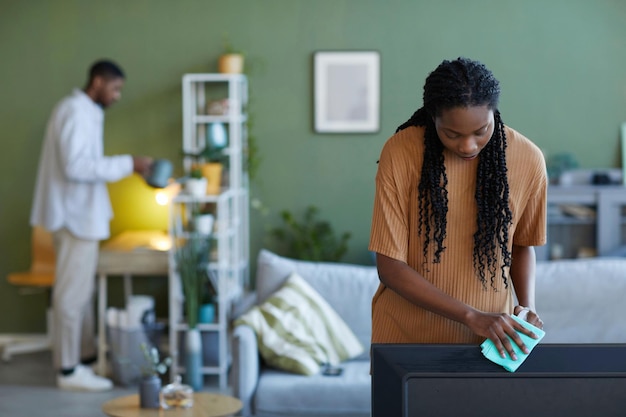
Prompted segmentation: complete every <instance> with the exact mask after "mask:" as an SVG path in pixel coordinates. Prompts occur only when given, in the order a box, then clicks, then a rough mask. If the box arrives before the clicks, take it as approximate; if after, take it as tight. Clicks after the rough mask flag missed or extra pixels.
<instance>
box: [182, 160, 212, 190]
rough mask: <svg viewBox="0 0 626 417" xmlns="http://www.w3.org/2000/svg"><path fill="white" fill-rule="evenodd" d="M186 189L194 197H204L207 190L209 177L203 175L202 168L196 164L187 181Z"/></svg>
mask: <svg viewBox="0 0 626 417" xmlns="http://www.w3.org/2000/svg"><path fill="white" fill-rule="evenodd" d="M185 190H186V191H187V193H189V195H192V196H194V197H204V196H205V195H206V192H207V179H206V178H205V177H204V176H203V175H202V169H201V168H200V167H198V166H194V167H193V168H192V169H191V171H190V172H189V178H187V180H186V181H185Z"/></svg>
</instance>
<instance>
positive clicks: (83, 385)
mask: <svg viewBox="0 0 626 417" xmlns="http://www.w3.org/2000/svg"><path fill="white" fill-rule="evenodd" d="M123 85H124V73H123V72H122V70H121V68H120V67H119V66H118V65H116V64H115V63H113V62H111V61H98V62H96V63H94V64H93V65H92V66H91V68H90V70H89V79H88V82H87V86H86V87H85V88H84V90H79V89H75V90H74V91H73V92H72V94H71V95H69V96H67V97H65V98H64V99H62V100H61V101H60V102H59V103H58V104H57V106H56V107H55V108H54V110H53V111H52V115H51V117H50V120H49V121H48V126H47V129H46V135H45V138H44V142H43V148H42V152H41V156H40V160H39V172H38V175H37V183H36V186H35V195H34V202H33V208H32V213H31V225H33V226H36V225H39V226H42V227H44V228H45V229H47V230H49V231H50V232H52V234H53V239H54V246H55V252H56V271H55V283H54V287H53V290H52V311H53V314H52V317H53V319H52V328H53V338H54V340H53V362H54V368H55V369H57V370H59V374H58V376H57V385H58V386H59V387H60V388H62V389H69V390H79V391H103V390H108V389H111V388H112V386H113V384H112V383H111V381H110V380H109V379H106V378H104V377H101V376H98V375H95V374H94V372H93V371H92V370H91V368H90V367H88V366H85V365H84V364H85V363H88V361H92V362H93V361H94V360H95V358H96V347H95V332H94V317H93V314H94V309H93V295H94V287H95V273H96V266H97V263H98V248H99V243H100V241H101V240H103V239H107V238H108V237H109V222H110V219H111V217H112V216H113V211H112V209H111V202H110V200H109V195H108V190H107V185H106V183H107V182H114V181H118V180H120V179H122V178H124V177H126V176H129V175H131V174H132V173H133V172H137V173H139V174H141V175H143V176H145V175H148V174H149V172H148V171H149V169H150V165H151V162H152V159H151V158H149V157H138V156H131V155H117V156H104V154H103V153H104V150H103V131H104V109H105V108H107V107H109V106H110V105H112V104H113V103H115V102H116V101H117V100H119V99H120V97H121V90H122V87H123ZM81 360H82V361H83V362H82V363H81Z"/></svg>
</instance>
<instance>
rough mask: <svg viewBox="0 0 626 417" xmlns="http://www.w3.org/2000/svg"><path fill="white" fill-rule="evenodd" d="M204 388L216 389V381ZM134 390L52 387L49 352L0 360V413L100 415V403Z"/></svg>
mask: <svg viewBox="0 0 626 417" xmlns="http://www.w3.org/2000/svg"><path fill="white" fill-rule="evenodd" d="M212 384H213V383H212V381H210V380H209V381H207V385H206V386H205V388H204V390H206V391H212V392H219V389H218V388H216V387H217V381H216V382H215V385H212ZM135 393H137V387H134V386H132V387H119V386H115V387H114V388H113V390H112V391H107V392H98V393H88V392H70V391H63V390H60V389H58V388H57V387H56V376H55V373H54V370H53V369H52V357H51V353H50V352H38V353H28V354H20V355H15V356H13V357H12V358H11V360H10V361H8V362H2V361H0V416H2V417H40V416H41V417H104V416H105V414H104V413H103V412H102V410H101V406H102V403H104V402H105V401H108V400H110V399H113V398H116V397H120V396H124V395H130V394H135Z"/></svg>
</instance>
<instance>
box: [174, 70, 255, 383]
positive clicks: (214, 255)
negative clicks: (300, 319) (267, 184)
mask: <svg viewBox="0 0 626 417" xmlns="http://www.w3.org/2000/svg"><path fill="white" fill-rule="evenodd" d="M182 88H183V152H184V153H185V154H195V153H198V152H199V151H201V150H202V149H203V148H204V146H205V143H206V142H205V141H206V135H207V129H208V128H209V126H210V124H211V123H222V124H223V125H225V126H226V131H227V139H228V142H227V146H226V147H225V148H224V149H223V151H222V152H223V154H224V156H225V157H226V160H227V163H226V164H225V169H224V172H223V178H222V186H221V187H220V192H219V194H215V195H206V196H204V197H193V196H191V195H188V194H185V193H184V192H182V193H181V194H180V195H178V196H177V197H176V198H175V199H174V200H173V201H172V203H171V207H170V235H171V236H172V238H173V241H174V242H176V240H177V239H185V238H187V237H189V236H190V233H191V228H192V222H190V219H191V218H192V211H193V209H194V207H198V206H199V205H210V206H211V207H212V211H213V214H214V216H215V227H214V232H213V235H212V237H211V248H212V250H211V253H210V262H209V266H208V268H209V270H210V271H211V273H212V274H213V276H215V277H216V283H217V293H218V295H217V309H216V321H215V322H214V323H211V324H198V329H199V330H200V332H201V333H202V335H203V342H206V341H208V342H211V341H213V342H214V341H215V340H216V341H217V352H216V356H217V357H216V359H215V362H214V363H208V364H207V363H204V364H203V368H202V373H203V374H204V375H216V376H218V378H219V385H220V388H226V387H227V385H228V367H229V358H230V343H229V339H230V337H229V333H230V329H229V321H230V316H231V310H232V306H233V303H234V301H236V300H237V299H239V298H240V297H241V296H242V295H243V294H244V291H245V290H247V289H248V286H249V269H250V268H249V223H248V221H249V220H248V219H249V213H248V207H249V201H248V200H249V196H248V176H247V172H246V164H245V154H246V149H247V129H246V121H247V117H246V105H247V101H248V96H247V91H248V86H247V79H246V77H245V76H244V75H240V74H186V75H184V76H183V79H182ZM212 102H214V103H215V102H217V103H219V106H221V108H223V109H224V112H223V113H222V114H209V111H208V110H207V108H208V106H209V105H210V104H211V103H212ZM218 113H219V112H218ZM183 162H184V164H183V165H184V168H185V172H186V173H189V171H190V169H191V167H192V164H193V162H194V161H193V158H192V157H188V156H186V157H184V161H183ZM175 248H176V244H174V245H172V250H171V251H170V257H169V259H170V263H169V264H170V271H169V277H170V278H169V286H170V291H169V323H170V329H169V348H170V355H171V357H172V359H173V365H172V369H171V372H172V374H178V373H184V371H185V370H184V367H183V366H182V364H183V363H184V361H183V360H182V356H183V352H181V351H180V346H179V343H180V340H182V338H181V334H184V332H185V331H186V330H187V324H186V322H185V319H184V314H183V305H184V300H183V297H182V289H181V288H182V287H181V283H180V277H179V275H178V272H177V267H176V258H175V253H174V251H175V250H176V249H175ZM205 336H212V337H205ZM179 338H180V339H179ZM205 358H206V355H205Z"/></svg>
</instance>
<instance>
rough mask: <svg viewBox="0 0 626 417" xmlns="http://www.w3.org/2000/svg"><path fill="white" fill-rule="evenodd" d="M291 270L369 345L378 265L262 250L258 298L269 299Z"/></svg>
mask: <svg viewBox="0 0 626 417" xmlns="http://www.w3.org/2000/svg"><path fill="white" fill-rule="evenodd" d="M292 272H297V273H298V275H300V276H301V277H302V278H304V280H305V281H306V282H307V283H309V284H310V285H311V287H313V288H314V289H315V290H316V291H317V292H318V293H319V294H320V295H321V296H322V297H323V298H324V300H326V301H327V302H328V304H329V305H330V306H331V307H332V308H333V309H334V310H335V311H336V312H337V314H339V316H340V317H341V318H342V319H343V320H344V321H345V322H346V324H347V325H348V327H350V329H351V330H352V332H353V333H354V334H355V335H356V337H357V338H358V339H359V341H360V342H361V344H362V345H363V346H367V347H369V345H370V342H371V335H372V313H371V308H372V297H373V296H374V293H375V292H376V289H377V288H378V284H379V282H380V281H379V279H378V272H377V271H376V267H375V266H363V265H354V264H345V263H336V262H310V261H300V260H294V259H290V258H285V257H282V256H279V255H276V254H274V253H272V252H270V251H268V250H261V251H260V253H259V256H258V258H257V274H256V291H257V299H258V300H259V301H263V300H265V299H267V297H269V296H270V295H271V294H272V293H273V292H274V291H276V290H277V289H278V288H279V287H280V286H281V285H282V283H284V282H285V280H286V279H287V277H288V276H289V275H290V274H291V273H292ZM368 354H369V349H366V350H365V353H364V354H363V358H368V359H369V356H368Z"/></svg>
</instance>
